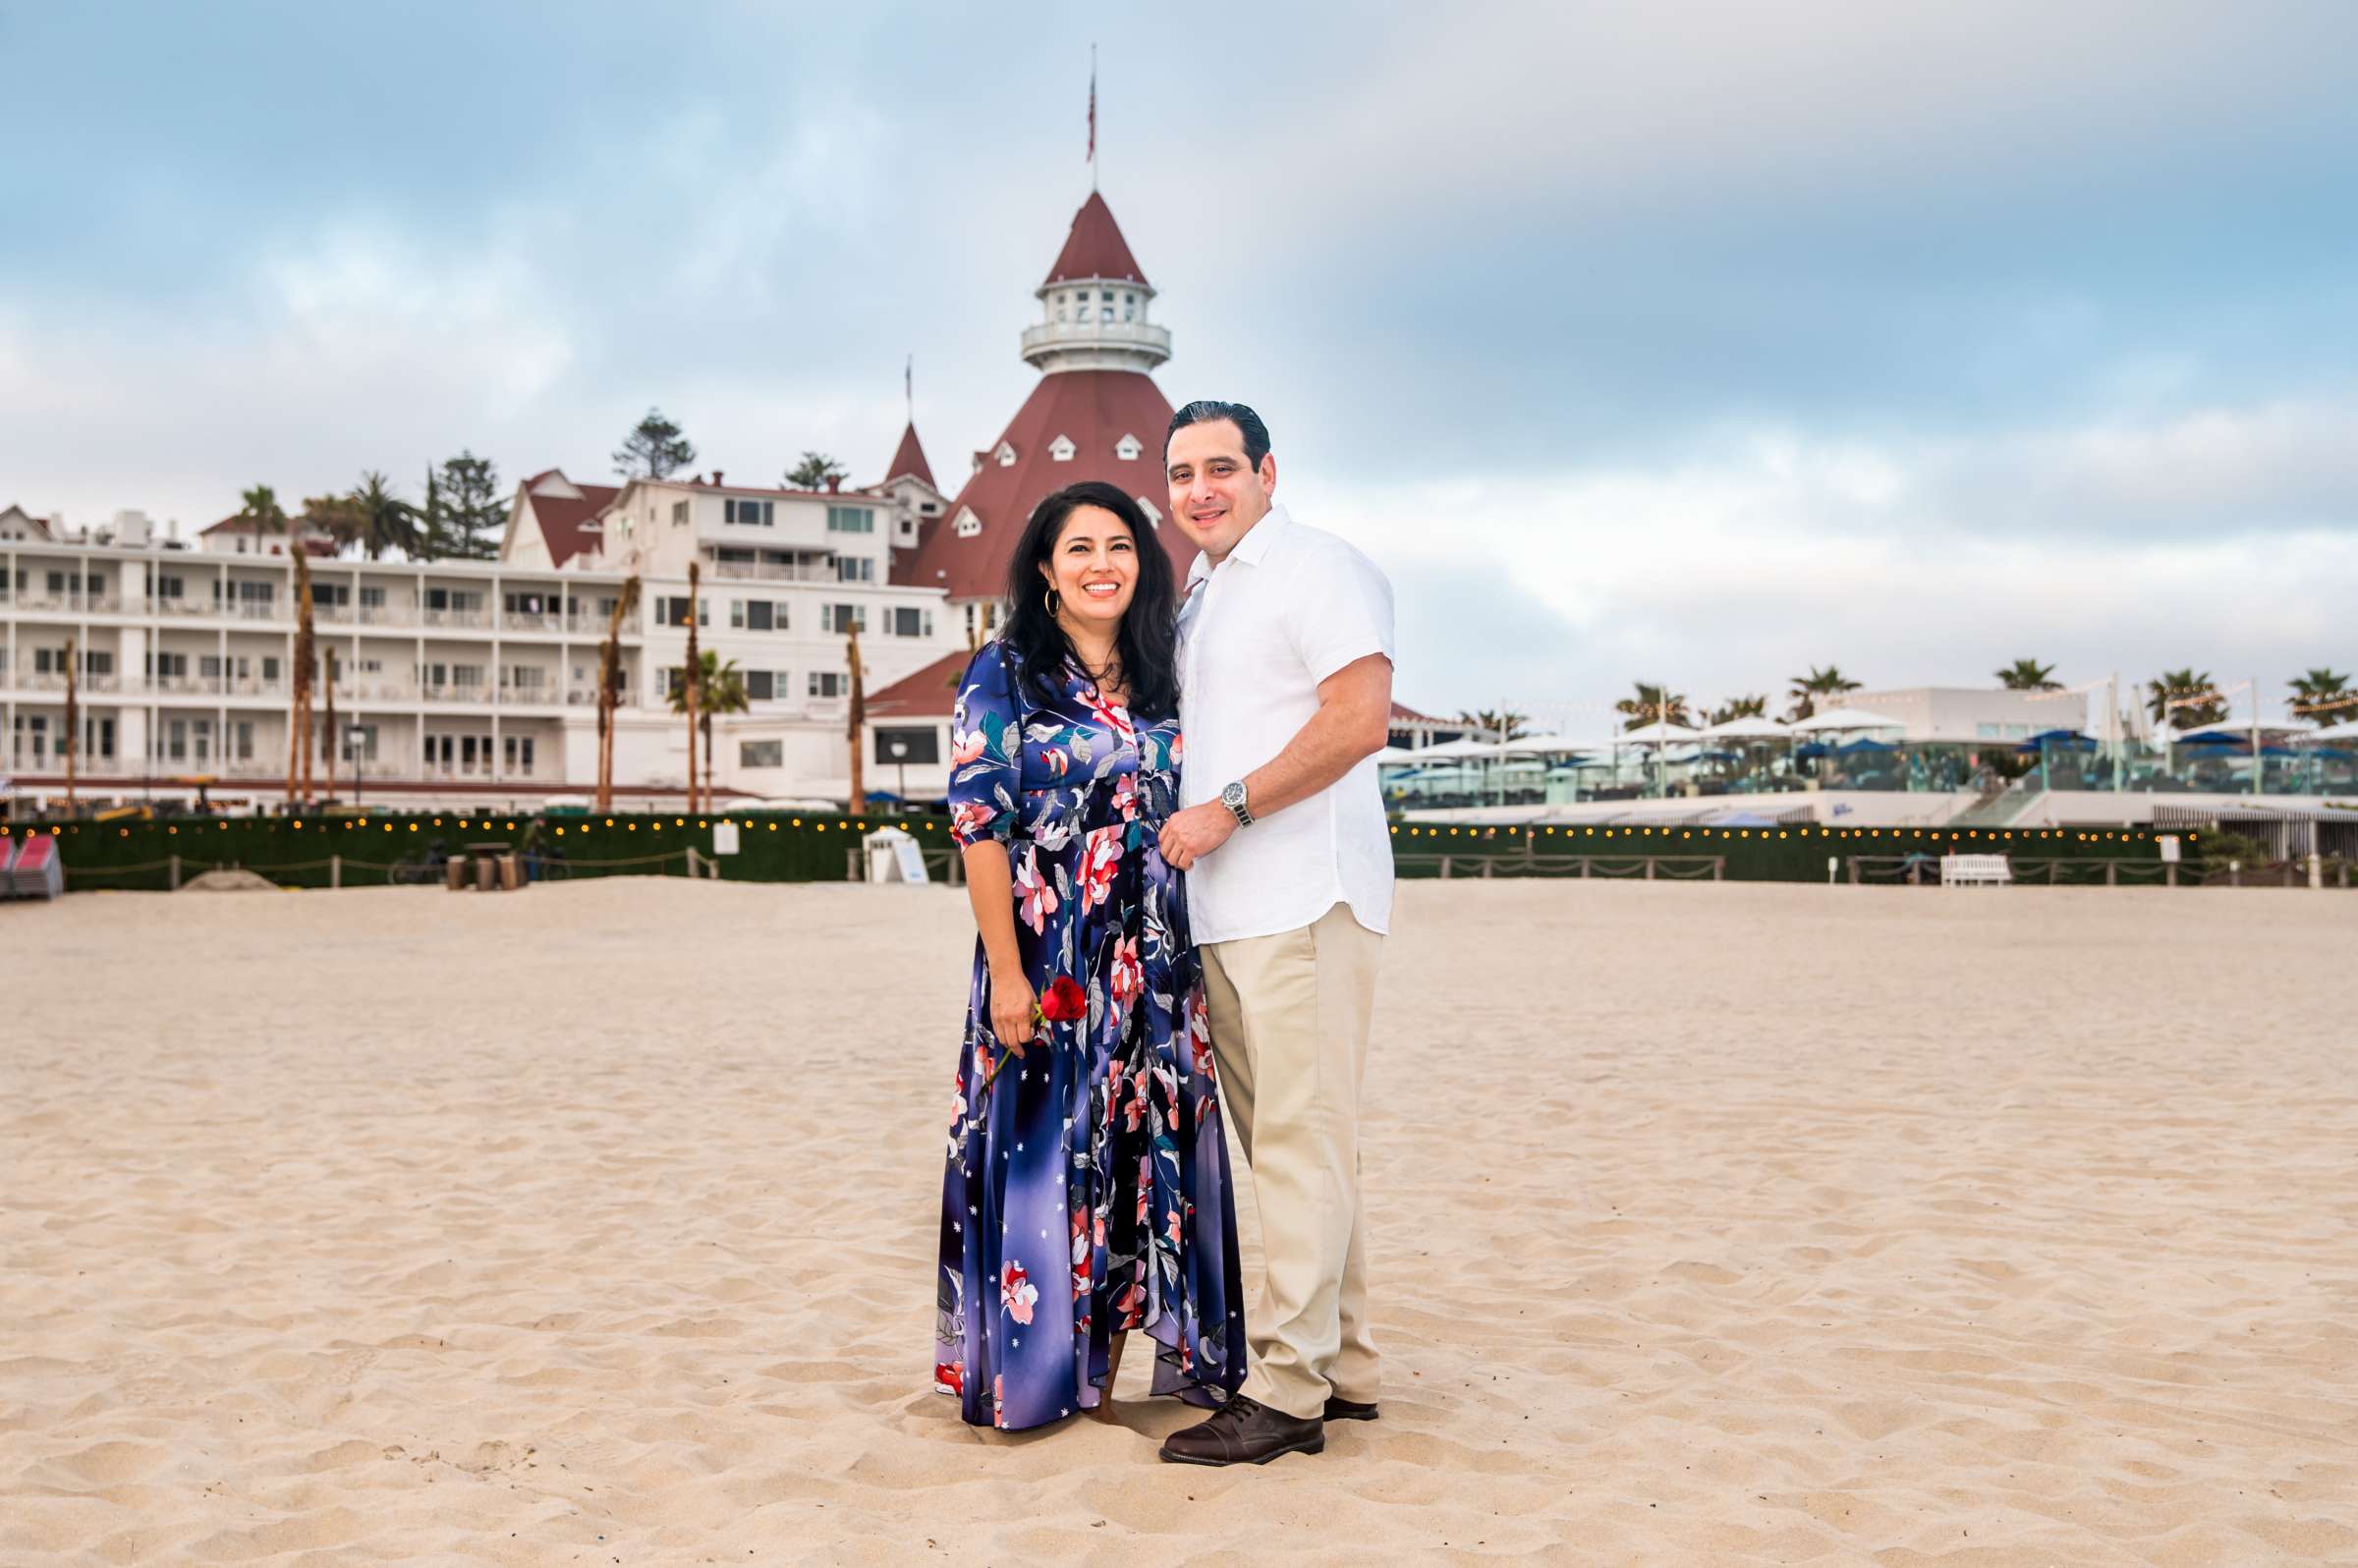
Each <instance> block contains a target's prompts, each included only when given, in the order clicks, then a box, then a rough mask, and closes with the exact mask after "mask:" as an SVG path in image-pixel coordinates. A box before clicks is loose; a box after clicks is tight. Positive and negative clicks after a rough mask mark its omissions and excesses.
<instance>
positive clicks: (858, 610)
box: [818, 604, 868, 632]
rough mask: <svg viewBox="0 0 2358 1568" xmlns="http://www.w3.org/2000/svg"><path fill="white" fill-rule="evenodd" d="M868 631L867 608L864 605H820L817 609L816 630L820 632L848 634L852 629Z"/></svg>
mask: <svg viewBox="0 0 2358 1568" xmlns="http://www.w3.org/2000/svg"><path fill="white" fill-rule="evenodd" d="M855 627H856V628H858V629H859V630H860V631H863V632H865V631H867V630H868V606H867V605H865V604H822V605H820V606H819V607H818V629H819V630H820V631H822V632H849V631H851V630H853V629H854V628H855Z"/></svg>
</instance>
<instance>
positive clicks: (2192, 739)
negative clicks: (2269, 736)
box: [2176, 730, 2248, 746]
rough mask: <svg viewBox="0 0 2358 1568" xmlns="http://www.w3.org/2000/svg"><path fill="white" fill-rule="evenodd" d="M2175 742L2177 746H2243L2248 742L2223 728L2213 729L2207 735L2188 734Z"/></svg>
mask: <svg viewBox="0 0 2358 1568" xmlns="http://www.w3.org/2000/svg"><path fill="white" fill-rule="evenodd" d="M2176 744H2177V745H2179V746H2243V745H2246V744H2248V743H2247V742H2246V740H2245V738H2244V737H2243V736H2240V735H2229V734H2227V733H2226V732H2225V731H2224V730H2213V731H2212V732H2211V733H2210V734H2208V735H2189V736H2188V737H2186V739H2184V740H2182V741H2179V742H2177V743H2176Z"/></svg>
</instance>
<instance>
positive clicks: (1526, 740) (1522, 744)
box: [1498, 735, 1596, 756]
mask: <svg viewBox="0 0 2358 1568" xmlns="http://www.w3.org/2000/svg"><path fill="white" fill-rule="evenodd" d="M1594 750H1596V748H1594V747H1590V746H1578V745H1575V744H1573V743H1572V742H1571V741H1568V740H1566V739H1564V738H1563V737H1562V736H1561V735H1526V736H1524V737H1523V738H1522V739H1521V740H1519V741H1509V742H1507V743H1506V744H1505V745H1504V746H1501V747H1499V748H1498V751H1499V753H1500V755H1502V756H1579V755H1580V754H1581V753H1583V752H1590V751H1594Z"/></svg>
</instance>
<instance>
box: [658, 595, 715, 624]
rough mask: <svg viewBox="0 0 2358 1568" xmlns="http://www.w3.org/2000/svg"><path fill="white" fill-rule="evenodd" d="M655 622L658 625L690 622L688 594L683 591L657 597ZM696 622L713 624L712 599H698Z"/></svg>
mask: <svg viewBox="0 0 2358 1568" xmlns="http://www.w3.org/2000/svg"><path fill="white" fill-rule="evenodd" d="M655 624H656V625H657V626H686V625H687V624H688V596H687V595H686V594H684V593H682V594H675V595H665V596H659V597H657V598H656V600H655ZM696 624H697V625H699V626H710V625H711V624H712V601H711V600H710V599H705V598H700V599H698V600H697V601H696Z"/></svg>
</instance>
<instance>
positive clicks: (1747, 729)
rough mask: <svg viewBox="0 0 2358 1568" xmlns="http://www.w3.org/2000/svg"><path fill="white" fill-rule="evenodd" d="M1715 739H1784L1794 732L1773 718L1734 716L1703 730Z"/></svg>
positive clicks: (1708, 736) (1789, 737)
mask: <svg viewBox="0 0 2358 1568" xmlns="http://www.w3.org/2000/svg"><path fill="white" fill-rule="evenodd" d="M1703 734H1704V736H1705V737H1706V738H1707V739H1710V740H1714V741H1784V740H1790V739H1792V736H1793V732H1792V731H1790V730H1788V729H1787V728H1785V726H1784V725H1782V724H1779V723H1778V722H1777V721H1776V720H1774V719H1772V718H1732V719H1729V720H1728V721H1727V722H1726V723H1724V724H1714V725H1712V727H1711V728H1710V729H1707V730H1705V731H1704V732H1703Z"/></svg>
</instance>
